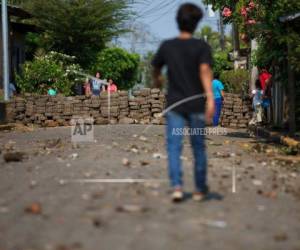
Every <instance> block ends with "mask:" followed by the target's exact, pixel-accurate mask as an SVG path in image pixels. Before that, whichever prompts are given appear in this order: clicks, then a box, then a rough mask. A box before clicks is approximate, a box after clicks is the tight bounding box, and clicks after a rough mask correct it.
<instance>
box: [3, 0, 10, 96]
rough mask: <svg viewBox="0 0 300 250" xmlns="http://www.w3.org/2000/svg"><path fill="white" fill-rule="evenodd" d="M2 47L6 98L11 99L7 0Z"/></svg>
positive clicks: (4, 1) (4, 2)
mask: <svg viewBox="0 0 300 250" xmlns="http://www.w3.org/2000/svg"><path fill="white" fill-rule="evenodd" d="M1 7H2V43H3V45H2V49H3V86H4V100H5V101H9V57H8V15H7V0H2V6H1Z"/></svg>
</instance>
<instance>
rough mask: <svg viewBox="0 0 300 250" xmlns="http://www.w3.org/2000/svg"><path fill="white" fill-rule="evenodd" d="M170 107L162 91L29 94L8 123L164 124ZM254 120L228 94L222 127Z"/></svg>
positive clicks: (16, 102)
mask: <svg viewBox="0 0 300 250" xmlns="http://www.w3.org/2000/svg"><path fill="white" fill-rule="evenodd" d="M165 105H166V101H165V95H164V94H163V93H162V92H161V91H160V90H159V89H147V88H145V89H141V90H138V91H134V92H133V93H132V95H131V96H129V93H128V92H127V91H119V92H118V93H113V94H111V95H110V96H108V94H107V93H102V94H101V95H100V96H91V97H86V96H74V97H64V96H55V97H50V96H39V95H31V94H26V95H24V96H22V97H16V98H14V99H13V100H12V101H10V102H9V103H8V104H7V108H6V110H7V121H8V122H20V123H23V124H37V125H40V126H45V127H56V126H68V125H70V121H71V119H72V117H73V116H86V117H93V118H94V121H95V124H99V125H100V124H109V123H111V124H117V123H120V124H157V125H159V124H164V123H165V121H164V119H163V118H162V117H161V116H160V114H161V113H162V111H163V110H164V108H165ZM250 118H251V103H250V102H249V101H245V100H242V99H241V98H240V97H239V96H238V95H234V94H226V96H225V101H224V106H223V111H222V116H221V119H220V123H221V125H222V126H225V127H235V128H245V127H247V125H248V122H249V120H250Z"/></svg>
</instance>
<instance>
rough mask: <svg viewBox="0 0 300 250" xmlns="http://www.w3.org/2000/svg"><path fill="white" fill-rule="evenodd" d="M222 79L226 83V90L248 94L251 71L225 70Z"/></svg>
mask: <svg viewBox="0 0 300 250" xmlns="http://www.w3.org/2000/svg"><path fill="white" fill-rule="evenodd" d="M220 80H221V81H222V82H223V83H224V86H225V91H227V92H230V93H235V94H247V93H248V85H249V73H248V71H247V70H245V69H238V70H228V71H223V72H222V73H221V75H220Z"/></svg>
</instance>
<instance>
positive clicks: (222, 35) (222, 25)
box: [219, 10, 225, 51]
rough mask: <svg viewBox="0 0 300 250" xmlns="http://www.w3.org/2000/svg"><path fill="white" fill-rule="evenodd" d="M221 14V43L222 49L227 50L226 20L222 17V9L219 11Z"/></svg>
mask: <svg viewBox="0 0 300 250" xmlns="http://www.w3.org/2000/svg"><path fill="white" fill-rule="evenodd" d="M219 16H220V24H219V25H220V45H221V50H222V51H224V50H225V34H224V21H223V17H222V11H221V10H220V11H219Z"/></svg>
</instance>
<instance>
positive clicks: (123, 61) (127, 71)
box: [92, 48, 140, 89]
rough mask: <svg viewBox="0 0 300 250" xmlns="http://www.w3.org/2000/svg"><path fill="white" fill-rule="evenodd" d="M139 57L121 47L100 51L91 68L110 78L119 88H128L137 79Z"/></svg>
mask: <svg viewBox="0 0 300 250" xmlns="http://www.w3.org/2000/svg"><path fill="white" fill-rule="evenodd" d="M139 62H140V57H139V55H137V54H131V53H129V52H127V51H126V50H123V49H121V48H108V49H104V50H103V51H101V52H100V53H99V54H98V56H97V59H96V62H95V64H94V65H93V67H92V69H93V71H94V73H95V72H96V71H100V72H101V76H102V77H104V78H105V79H108V78H112V79H113V81H114V82H115V83H116V84H117V85H118V88H119V89H130V88H132V87H133V85H134V84H135V83H136V81H137V77H138V68H139Z"/></svg>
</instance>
